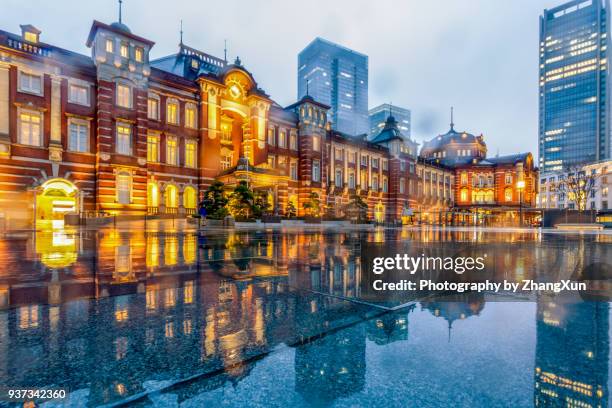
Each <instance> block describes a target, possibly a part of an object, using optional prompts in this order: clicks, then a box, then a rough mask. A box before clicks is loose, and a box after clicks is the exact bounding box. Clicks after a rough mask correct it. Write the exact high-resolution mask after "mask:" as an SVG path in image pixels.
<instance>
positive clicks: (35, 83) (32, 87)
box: [19, 71, 43, 95]
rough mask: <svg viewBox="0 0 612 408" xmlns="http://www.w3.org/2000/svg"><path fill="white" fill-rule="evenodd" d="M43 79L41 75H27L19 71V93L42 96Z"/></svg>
mask: <svg viewBox="0 0 612 408" xmlns="http://www.w3.org/2000/svg"><path fill="white" fill-rule="evenodd" d="M42 84H43V77H42V75H35V74H28V73H25V72H21V71H19V91H20V92H27V93H33V94H36V95H42V94H43V88H42Z"/></svg>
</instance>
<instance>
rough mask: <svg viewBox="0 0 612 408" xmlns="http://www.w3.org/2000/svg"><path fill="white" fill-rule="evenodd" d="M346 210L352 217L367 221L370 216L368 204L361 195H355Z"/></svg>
mask: <svg viewBox="0 0 612 408" xmlns="http://www.w3.org/2000/svg"><path fill="white" fill-rule="evenodd" d="M346 212H347V214H348V215H349V217H350V218H352V219H356V220H358V221H365V220H367V218H368V204H367V203H366V202H365V201H364V200H363V198H361V196H358V195H354V196H353V197H351V201H350V202H349V203H348V205H347V208H346Z"/></svg>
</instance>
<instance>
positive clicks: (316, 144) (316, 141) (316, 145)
mask: <svg viewBox="0 0 612 408" xmlns="http://www.w3.org/2000/svg"><path fill="white" fill-rule="evenodd" d="M312 150H314V151H315V152H320V151H321V139H320V138H319V136H313V137H312Z"/></svg>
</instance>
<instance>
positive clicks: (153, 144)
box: [147, 135, 159, 163]
mask: <svg viewBox="0 0 612 408" xmlns="http://www.w3.org/2000/svg"><path fill="white" fill-rule="evenodd" d="M147 161H149V162H151V163H157V162H159V137H157V136H156V135H149V136H147Z"/></svg>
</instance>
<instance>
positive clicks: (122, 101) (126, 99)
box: [116, 84, 132, 108]
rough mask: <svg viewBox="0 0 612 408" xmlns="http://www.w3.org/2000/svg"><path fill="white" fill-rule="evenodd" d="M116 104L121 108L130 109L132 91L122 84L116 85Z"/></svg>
mask: <svg viewBox="0 0 612 408" xmlns="http://www.w3.org/2000/svg"><path fill="white" fill-rule="evenodd" d="M116 104H117V106H121V107H123V108H131V107H132V90H131V89H130V87H129V86H127V85H124V84H117V94H116Z"/></svg>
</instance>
